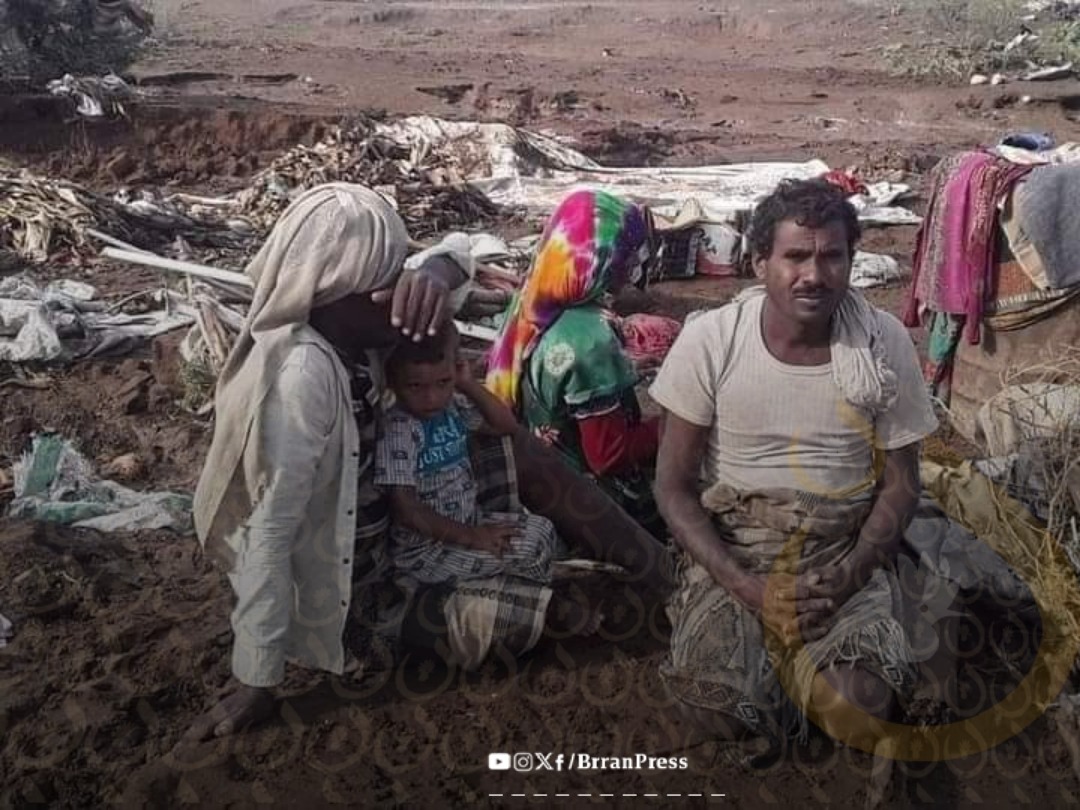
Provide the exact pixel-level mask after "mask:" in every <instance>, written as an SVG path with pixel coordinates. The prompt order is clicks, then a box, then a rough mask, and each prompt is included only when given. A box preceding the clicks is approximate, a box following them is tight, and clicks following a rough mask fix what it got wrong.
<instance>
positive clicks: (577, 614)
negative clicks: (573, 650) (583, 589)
mask: <svg viewBox="0 0 1080 810" xmlns="http://www.w3.org/2000/svg"><path fill="white" fill-rule="evenodd" d="M547 618H548V627H549V628H550V629H552V630H554V631H556V632H558V633H565V634H568V635H572V636H592V635H595V634H596V632H597V631H598V630H599V629H600V626H601V625H602V624H603V623H604V614H603V605H598V606H597V607H595V608H591V607H589V606H588V605H586V604H582V603H581V602H579V601H578V600H576V599H565V600H558V601H556V602H553V603H552V604H551V605H550V606H549V607H548V617H547Z"/></svg>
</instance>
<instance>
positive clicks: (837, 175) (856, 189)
mask: <svg viewBox="0 0 1080 810" xmlns="http://www.w3.org/2000/svg"><path fill="white" fill-rule="evenodd" d="M821 179H822V180H824V181H826V182H828V183H832V184H833V185H834V186H839V187H840V188H841V189H843V191H844V192H845V193H847V194H848V195H852V194H866V193H867V192H868V191H869V189H868V188H867V187H866V183H864V182H863V181H862V180H860V179H859V178H857V177H855V175H853V174H848V173H847V172H845V171H841V170H840V169H833V170H832V171H831V172H825V174H823V175H821Z"/></svg>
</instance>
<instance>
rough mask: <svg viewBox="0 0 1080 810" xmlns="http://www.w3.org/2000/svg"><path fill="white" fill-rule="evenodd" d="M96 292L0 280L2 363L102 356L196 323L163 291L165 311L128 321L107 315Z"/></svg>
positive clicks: (74, 284)
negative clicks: (133, 342) (132, 341)
mask: <svg viewBox="0 0 1080 810" xmlns="http://www.w3.org/2000/svg"><path fill="white" fill-rule="evenodd" d="M96 296H97V291H96V290H95V289H94V288H93V287H91V286H90V285H89V284H84V283H82V282H79V281H69V280H61V281H53V282H50V283H49V284H48V285H47V286H45V287H39V286H38V285H37V284H36V283H34V282H33V281H31V280H30V279H29V278H27V277H25V276H10V277H8V278H4V279H0V360H3V361H7V362H9V363H25V362H29V361H37V362H48V361H50V360H57V359H61V358H63V357H65V356H69V357H74V356H83V355H101V354H105V353H106V352H108V351H110V350H112V349H114V348H116V347H118V346H123V345H124V344H126V343H127V342H129V341H130V340H132V339H142V338H150V337H154V336H156V335H160V334H164V333H165V332H169V331H172V330H173V329H178V328H180V327H184V326H190V325H191V324H193V323H194V322H195V312H194V310H193V309H192V308H191V307H190V306H189V305H187V304H186V303H184V302H183V301H182V299H180V298H179V296H176V295H174V294H172V293H168V292H166V291H164V290H162V291H159V292H158V293H156V294H155V295H154V298H155V299H156V300H157V301H158V302H159V303H161V304H163V305H164V309H161V310H157V311H154V312H145V313H140V314H137V315H128V314H125V313H123V312H109V311H108V309H107V308H106V304H105V303H104V302H103V301H98V300H95V299H96Z"/></svg>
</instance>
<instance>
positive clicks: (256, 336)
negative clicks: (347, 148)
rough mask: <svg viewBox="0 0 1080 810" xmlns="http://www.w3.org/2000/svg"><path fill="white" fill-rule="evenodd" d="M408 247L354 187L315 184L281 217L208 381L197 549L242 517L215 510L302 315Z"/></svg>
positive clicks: (367, 285)
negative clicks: (207, 437)
mask: <svg viewBox="0 0 1080 810" xmlns="http://www.w3.org/2000/svg"><path fill="white" fill-rule="evenodd" d="M407 248H408V233H407V232H406V230H405V223H403V222H402V221H401V217H399V216H398V214H397V212H396V211H394V209H393V208H392V207H391V206H390V204H389V203H388V202H387V201H386V200H385V199H383V198H382V197H381V196H380V195H379V194H377V193H376V192H374V191H372V190H371V189H368V188H364V187H363V186H357V185H352V184H348V183H330V184H327V185H323V186H318V187H316V188H313V189H311V190H309V191H307V192H305V193H303V194H301V195H300V196H299V197H297V198H296V200H294V201H293V202H292V204H291V205H290V206H289V207H288V209H286V211H285V213H284V214H282V215H281V218H280V219H279V220H278V222H277V224H276V225H275V226H274V229H273V231H272V232H271V233H270V236H269V237H267V240H266V243H265V244H264V245H263V246H262V249H261V250H260V251H259V253H258V254H257V255H256V256H255V258H254V259H252V260H251V263H250V264H249V265H248V266H247V270H246V271H245V272H246V273H247V274H248V275H249V276H250V277H251V279H252V281H254V282H255V294H254V297H253V299H252V304H251V309H250V310H249V312H248V315H247V318H246V319H245V321H244V328H243V330H242V331H241V332H240V335H239V337H238V338H237V340H236V343H235V344H234V346H233V348H232V351H231V352H230V353H229V357H228V358H227V360H226V361H225V365H224V367H223V368H222V370H221V375H220V376H219V377H218V381H217V389H216V391H215V397H214V404H215V412H216V421H215V425H214V438H213V441H212V442H211V445H210V451H209V453H208V454H207V458H206V463H205V465H204V467H203V473H202V476H201V478H200V479H199V485H198V487H197V488H196V490H195V528H196V531H197V532H198V535H199V537H200V539H201V540H202V541H203V542H204V543H205V542H206V539H207V537H208V536H209V535H210V534H211V533H212V534H213V535H214V536H215V537H217V538H221V537H225V536H227V535H228V534H230V533H231V532H232V531H233V530H234V529H235V528H236V525H237V521H239V520H242V519H243V518H244V516H241V515H240V514H239V512H241V511H243V510H242V509H239V508H237V509H233V508H228V509H226V508H224V507H227V506H230V505H229V504H226V503H224V502H225V499H226V492H227V490H229V488H230V485H231V484H232V483H233V479H234V476H235V475H236V474H237V473H238V472H242V471H243V469H244V467H243V457H244V449H245V447H246V445H247V442H248V441H252V440H254V438H253V437H252V436H250V435H249V434H250V433H251V426H252V423H253V422H254V421H255V420H256V416H257V414H258V411H259V409H260V406H261V403H262V401H263V399H264V397H265V396H266V394H267V392H268V391H269V390H270V388H271V386H272V385H273V384H274V381H275V379H276V377H277V374H278V373H279V372H280V369H281V366H282V363H283V362H284V360H285V358H286V356H287V355H288V353H289V351H290V350H291V349H292V348H293V346H295V344H296V341H297V336H298V333H299V332H300V330H301V329H302V328H303V327H304V326H305V325H306V324H307V322H308V317H309V316H310V314H311V311H312V310H313V309H316V308H318V307H322V306H325V305H327V304H332V303H333V302H334V301H337V300H340V299H342V298H345V297H346V296H349V295H353V294H355V293H365V292H373V291H375V290H379V289H383V288H386V287H388V286H390V285H391V284H393V283H394V282H395V280H396V279H397V277H398V275H399V274H400V273H401V269H402V265H403V263H404V261H405V254H406V251H407ZM247 490H248V487H246V486H244V487H240V488H239V490H238V491H237V492H240V491H243V492H246V491H247ZM232 506H237V507H238V506H239V505H232ZM247 506H248V507H250V501H248V503H247ZM249 511H250V510H249ZM224 512H229V513H230V516H229V517H228V518H225V517H224V515H223V513H224Z"/></svg>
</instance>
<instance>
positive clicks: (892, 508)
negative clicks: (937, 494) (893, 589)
mask: <svg viewBox="0 0 1080 810" xmlns="http://www.w3.org/2000/svg"><path fill="white" fill-rule="evenodd" d="M921 488H922V484H921V481H920V479H919V444H918V443H914V444H909V445H907V446H906V447H900V448H897V449H896V450H889V451H887V452H886V454H885V466H884V469H883V470H882V473H881V477H880V478H879V479H878V485H877V490H876V491H875V493H874V504H873V506H872V507H871V508H870V513H869V514H868V515H867V516H866V520H865V521H864V522H863V526H862V529H861V530H860V531H859V538H858V541H857V542H856V544H855V548H854V549H853V550H852V552H851V555H850V556H849V557H848V558H847V559H846V560H845V561H844V563H843V564H842V565H841V566H839V567H837V568H835V569H833V570H832V571H829V570H827V569H816V570H814V571H810V572H807V573H808V574H809V575H810V584H809V588H808V595H809V596H825V595H829V596H833V597H834V601H835V603H836V606H837V607H839V606H840V605H841V604H843V603H844V602H845V601H846V600H847V599H848V597H850V596H851V595H852V594H853V593H855V592H856V591H857V590H859V588H861V587H862V586H863V585H865V584H866V582H867V580H869V578H870V576H871V574H873V572H874V570H875V569H877V568H879V567H881V566H882V565H886V564H888V563H890V562H891V561H892V560H894V559H895V558H896V555H897V553H898V552H899V550H900V543H901V541H902V540H903V537H904V532H905V531H907V528H908V525H910V523H911V520H912V518H914V517H915V511H916V510H917V509H918V506H919V496H920V493H921ZM815 575H816V578H817V582H818V584H817V585H815V578H814V577H815Z"/></svg>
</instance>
